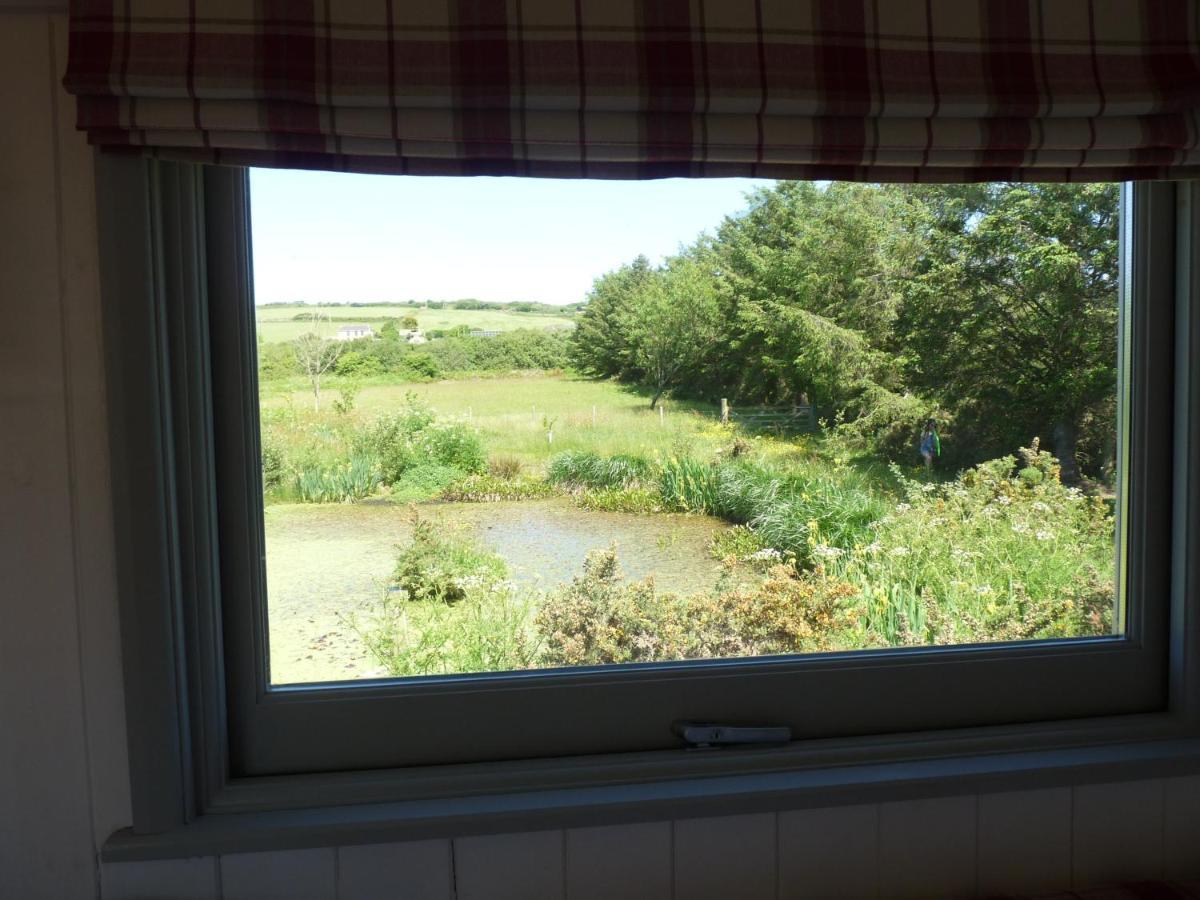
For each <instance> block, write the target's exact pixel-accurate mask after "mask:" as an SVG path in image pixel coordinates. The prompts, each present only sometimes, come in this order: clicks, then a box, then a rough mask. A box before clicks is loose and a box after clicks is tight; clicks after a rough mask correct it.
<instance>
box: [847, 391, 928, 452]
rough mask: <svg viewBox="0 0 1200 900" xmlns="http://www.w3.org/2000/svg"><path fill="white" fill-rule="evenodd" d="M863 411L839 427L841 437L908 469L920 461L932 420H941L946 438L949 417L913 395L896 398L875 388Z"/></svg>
mask: <svg viewBox="0 0 1200 900" xmlns="http://www.w3.org/2000/svg"><path fill="white" fill-rule="evenodd" d="M862 410H863V411H862V413H861V414H860V415H859V416H858V417H857V418H855V419H854V420H853V421H850V422H846V423H844V424H841V425H838V426H837V431H838V433H839V434H841V435H843V436H845V437H847V438H849V439H850V441H851V442H852V443H854V444H855V445H856V446H858V447H859V448H861V449H864V450H867V451H870V452H873V453H878V454H879V455H880V456H883V457H884V458H885V459H888V460H891V461H892V462H899V463H903V464H906V465H907V464H910V463H915V462H917V461H918V459H919V457H920V454H919V452H918V444H919V443H920V440H921V430H922V429H923V428H924V427H925V422H926V421H928V420H929V419H930V417H934V418H936V419H938V421H939V428H940V429H941V431H942V432H943V437H945V436H946V435H945V431H946V429H947V425H948V423H947V422H946V420H945V417H944V416H938V415H935V414H934V410H933V408H932V404H931V403H930V402H929V401H928V400H924V399H922V398H920V397H915V396H913V395H912V394H896V393H893V392H892V391H889V390H886V389H884V388H881V387H879V386H877V385H872V386H871V387H870V388H868V390H867V392H866V393H865V394H864V396H863V398H862Z"/></svg>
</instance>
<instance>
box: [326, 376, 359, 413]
mask: <svg viewBox="0 0 1200 900" xmlns="http://www.w3.org/2000/svg"><path fill="white" fill-rule="evenodd" d="M361 390H362V384H361V383H359V381H358V380H357V379H353V378H347V379H346V380H344V381H342V383H341V384H339V385H338V396H337V399H336V400H334V401H333V411H334V412H335V413H337V414H338V415H339V416H348V415H350V413H352V412H354V403H355V401H356V400H357V399H358V392H359V391H361Z"/></svg>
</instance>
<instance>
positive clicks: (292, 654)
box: [265, 498, 727, 684]
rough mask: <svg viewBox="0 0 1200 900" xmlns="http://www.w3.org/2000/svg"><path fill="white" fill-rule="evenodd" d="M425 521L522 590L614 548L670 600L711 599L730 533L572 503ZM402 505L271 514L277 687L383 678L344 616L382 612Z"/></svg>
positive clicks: (508, 506)
mask: <svg viewBox="0 0 1200 900" xmlns="http://www.w3.org/2000/svg"><path fill="white" fill-rule="evenodd" d="M419 510H420V514H421V515H422V516H425V517H428V518H431V519H435V520H440V521H444V522H446V523H447V524H449V525H453V526H457V527H459V528H464V529H466V530H467V531H468V533H470V534H473V535H474V536H475V537H476V539H477V540H478V541H479V542H480V543H481V544H483V545H485V546H488V547H490V548H491V549H492V550H494V551H495V552H496V553H498V554H499V555H500V556H502V557H503V558H504V559H505V560H506V561H507V563H508V566H509V571H510V574H511V577H512V579H513V580H514V581H516V582H518V583H519V584H523V585H527V586H530V587H537V588H541V589H548V588H551V587H554V586H555V585H557V584H562V583H565V582H567V581H569V580H570V579H571V577H572V576H573V575H575V574H576V573H578V572H579V571H580V569H581V568H582V565H583V560H584V557H585V556H586V555H587V553H588V551H589V550H594V549H602V548H605V547H608V546H609V545H611V544H615V545H616V547H617V552H618V555H619V557H620V560H621V568H622V570H623V572H624V573H625V576H626V577H627V578H631V579H636V578H644V577H646V576H648V575H651V574H653V575H654V577H655V582H656V584H657V586H658V587H659V588H660V589H661V590H664V591H675V592H680V593H689V592H694V591H700V590H705V589H707V588H709V587H711V586H712V585H713V583H714V582H715V581H716V578H717V575H718V564H717V563H716V562H715V561H714V560H713V559H712V557H711V556H710V555H709V552H708V543H709V541H710V539H711V538H712V536H713V534H714V533H716V532H717V531H720V530H721V529H722V528H725V527H727V526H726V525H725V524H724V523H723V522H721V521H720V520H718V519H713V518H710V517H707V516H684V515H670V514H656V515H635V514H631V513H613V512H593V511H589V510H583V509H579V508H578V507H576V506H574V505H573V504H571V503H570V501H568V500H565V499H561V498H560V499H553V500H537V501H521V502H506V503H425V504H421V505H420V506H419ZM412 515H413V512H412V507H410V506H407V505H398V504H393V503H370V502H367V503H358V504H312V505H306V504H295V505H293V504H281V505H272V506H268V507H267V509H266V516H265V518H266V534H267V597H268V600H267V606H268V615H269V621H270V632H271V678H272V681H273V682H274V683H276V684H283V683H296V682H309V681H331V680H340V679H347V678H366V677H376V676H379V675H383V674H385V673H384V672H383V671H382V670H380V669H378V668H377V667H376V666H375V663H374V661H373V660H371V659H370V658H369V657H368V656H367V654H366V651H365V650H364V648H363V647H362V646H361V644H360V643H359V641H358V639H357V637H356V636H355V635H354V633H353V631H352V630H351V629H349V628H348V627H347V626H346V624H345V622H344V617H345V616H346V615H348V614H353V613H355V612H361V611H363V610H365V609H366V608H368V607H369V606H370V605H372V604H374V603H377V602H378V601H379V599H380V597H381V596H382V594H383V592H384V591H385V590H386V584H387V580H388V578H389V576H390V575H391V572H392V568H393V566H394V564H395V557H396V546H397V545H398V544H400V543H402V542H404V541H405V540H406V539H407V538H408V536H409V534H410V533H411V529H412Z"/></svg>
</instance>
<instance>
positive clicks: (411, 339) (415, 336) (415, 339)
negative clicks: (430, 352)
mask: <svg viewBox="0 0 1200 900" xmlns="http://www.w3.org/2000/svg"><path fill="white" fill-rule="evenodd" d="M404 340H406V341H408V343H410V344H424V343H425V341H426V340H427V338H426V337H425V335H423V334H421V332H420V331H406V332H404Z"/></svg>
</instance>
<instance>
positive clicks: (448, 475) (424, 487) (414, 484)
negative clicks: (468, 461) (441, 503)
mask: <svg viewBox="0 0 1200 900" xmlns="http://www.w3.org/2000/svg"><path fill="white" fill-rule="evenodd" d="M462 477H463V472H462V471H461V470H460V469H455V468H454V467H452V466H443V465H440V464H438V463H420V464H418V465H415V466H413V467H411V468H409V469H406V470H405V472H404V474H403V475H401V476H400V478H399V479H398V480H397V481H396V482H395V483H393V484H392V499H393V500H398V501H403V502H407V503H411V502H415V501H417V500H428V499H430V498H431V497H437V496H438V495H439V494H441V493H442V491H443V490H444V489H445V488H447V487H448V486H450V485H452V484H454V483H455V482H456V481H459V480H461V479H462Z"/></svg>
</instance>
